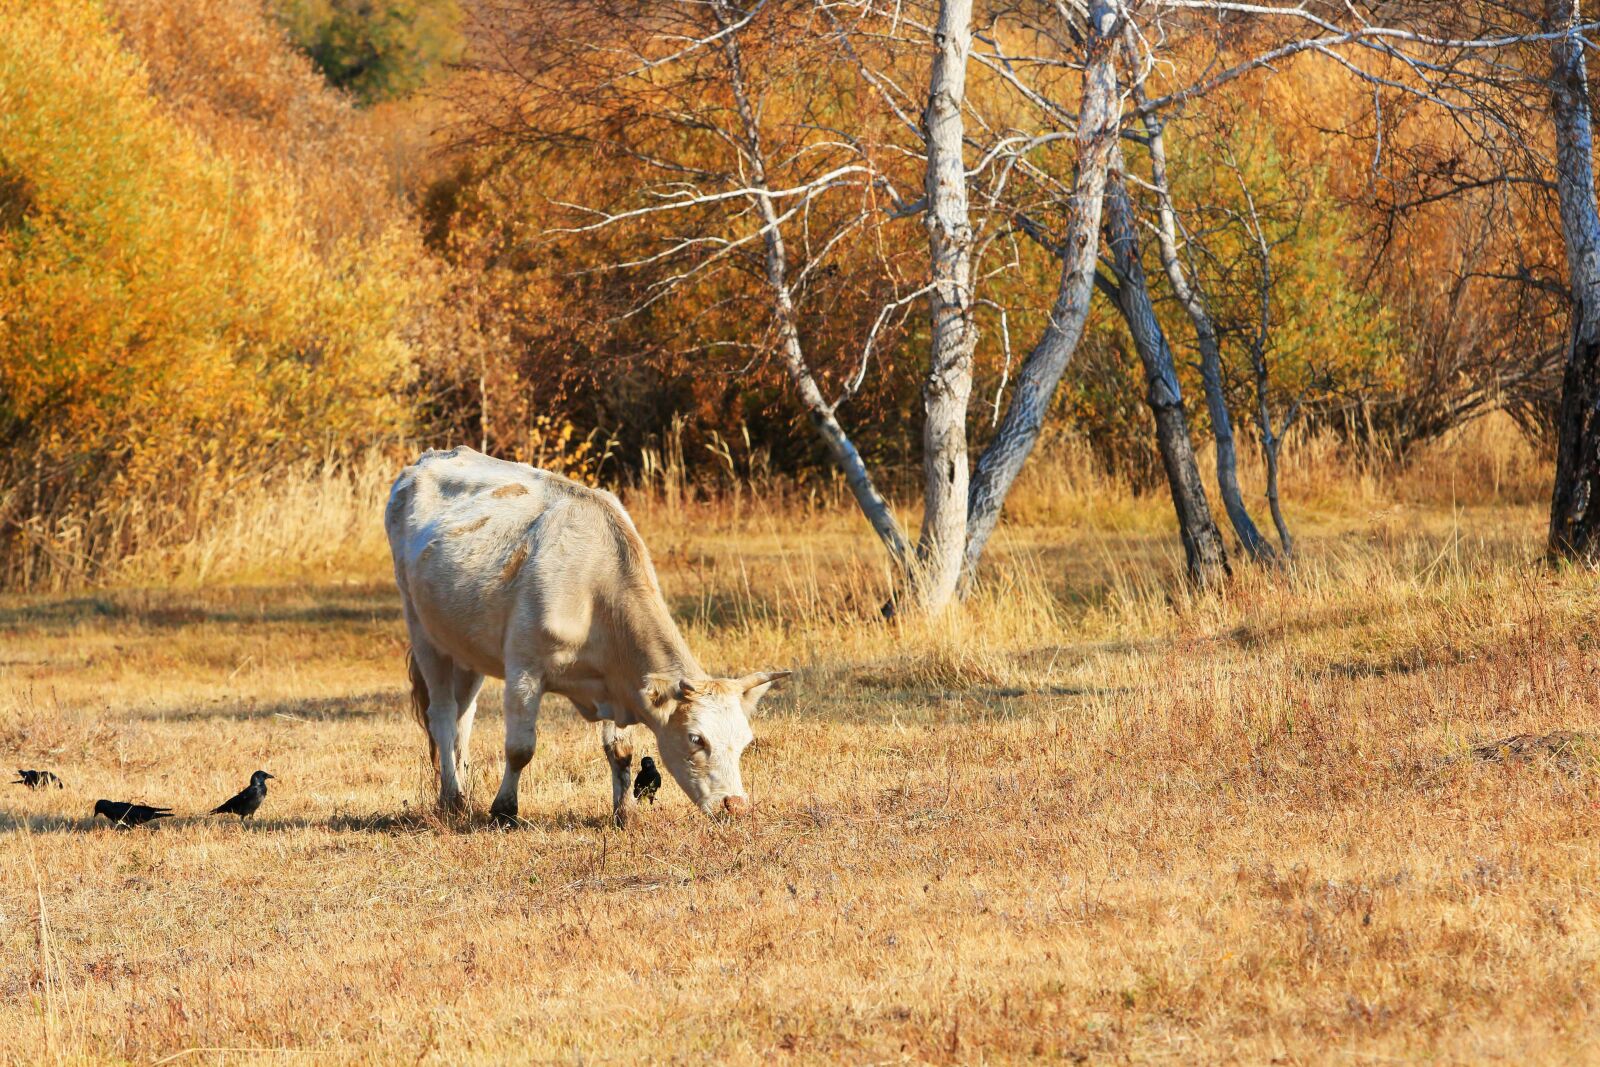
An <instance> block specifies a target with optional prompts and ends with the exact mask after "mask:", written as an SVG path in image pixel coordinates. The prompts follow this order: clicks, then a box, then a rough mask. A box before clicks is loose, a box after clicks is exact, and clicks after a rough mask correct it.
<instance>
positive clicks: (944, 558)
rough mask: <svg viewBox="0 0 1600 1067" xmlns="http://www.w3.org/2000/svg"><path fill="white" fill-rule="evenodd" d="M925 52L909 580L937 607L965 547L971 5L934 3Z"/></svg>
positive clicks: (949, 593)
mask: <svg viewBox="0 0 1600 1067" xmlns="http://www.w3.org/2000/svg"><path fill="white" fill-rule="evenodd" d="M933 46H934V58H933V69H932V72H931V74H930V75H929V79H928V105H927V110H926V111H925V113H924V117H923V130H924V133H923V136H924V139H925V143H926V146H927V147H926V151H927V160H928V164H927V178H926V181H925V184H924V188H925V195H926V197H927V205H928V206H927V211H926V214H925V216H924V217H925V219H926V222H927V230H928V248H929V253H930V259H931V262H932V269H931V271H930V273H931V280H930V282H929V285H928V309H929V316H930V318H931V319H932V345H931V349H932V350H931V352H930V353H929V359H928V373H927V378H926V380H925V381H924V383H923V386H922V394H923V423H922V484H923V513H922V536H921V539H920V541H919V542H918V545H917V567H916V573H915V574H914V575H913V581H914V583H915V585H916V587H917V592H918V597H919V599H920V600H921V602H922V603H923V604H924V605H925V606H926V607H928V608H932V609H938V608H942V607H944V606H945V605H946V604H948V603H949V601H950V600H951V598H952V597H953V596H954V595H955V591H956V585H957V582H958V581H959V580H960V577H961V562H962V559H963V553H964V550H965V548H966V541H967V484H968V477H969V473H968V461H967V405H968V401H969V399H970V397H971V395H972V353H973V349H974V348H975V347H976V346H977V343H978V329H977V323H976V321H975V320H974V317H973V310H974V309H973V300H974V293H973V278H972V240H973V238H972V223H971V219H970V218H969V216H968V207H967V167H966V161H965V158H964V154H965V148H966V143H965V142H966V139H965V136H964V133H965V123H964V119H963V114H962V109H963V105H964V101H965V99H966V83H967V56H968V53H969V52H970V51H971V48H972V0H940V4H939V15H938V22H937V24H936V25H935V27H934V32H933Z"/></svg>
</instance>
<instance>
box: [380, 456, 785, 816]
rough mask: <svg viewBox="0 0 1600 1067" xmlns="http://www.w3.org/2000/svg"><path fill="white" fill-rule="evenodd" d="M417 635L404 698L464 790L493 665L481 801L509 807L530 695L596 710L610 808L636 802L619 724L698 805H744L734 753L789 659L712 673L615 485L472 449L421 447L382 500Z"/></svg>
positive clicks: (446, 776) (527, 756)
mask: <svg viewBox="0 0 1600 1067" xmlns="http://www.w3.org/2000/svg"><path fill="white" fill-rule="evenodd" d="M384 527H385V529H386V530H387V531H388V534H389V549H390V552H391V553H392V554H393V556H394V575H395V582H396V583H397V584H398V585H399V586H400V597H401V600H402V601H403V602H404V604H405V617H406V627H407V629H408V630H409V631H410V635H411V655H410V660H409V666H410V673H411V684H412V705H413V708H414V710H415V712H416V714H417V718H418V720H419V721H420V722H421V723H422V726H423V728H424V729H425V730H426V731H427V732H428V739H429V745H430V748H431V749H432V752H433V761H434V765H435V767H437V768H438V772H439V804H440V806H441V807H443V808H446V809H459V808H460V807H461V806H462V799H461V784H460V783H461V777H462V775H463V774H464V772H465V756H466V751H467V742H468V738H469V737H470V735H471V730H472V718H473V714H474V712H475V711H476V705H477V697H478V690H479V688H480V687H481V686H482V685H483V679H484V676H485V675H493V676H495V677H497V678H504V679H505V683H506V685H505V712H506V771H505V777H504V778H503V779H502V780H501V783H500V792H499V793H498V794H497V795H496V796H495V799H494V806H493V808H492V809H491V810H492V811H493V813H494V815H495V816H496V817H497V818H500V819H502V820H510V819H515V817H516V814H517V783H518V781H519V779H520V778H521V775H522V769H523V768H524V767H526V766H527V765H528V761H529V760H531V759H532V758H533V750H534V742H535V738H536V728H537V720H538V714H539V701H540V699H541V698H542V697H543V696H544V695H545V694H546V693H558V694H560V695H561V696H564V697H566V698H567V699H569V700H571V701H572V703H573V704H575V705H576V706H577V708H578V711H579V713H580V714H582V715H583V717H584V718H586V719H588V720H589V721H590V722H600V723H602V724H603V726H602V739H603V744H604V748H605V753H606V758H607V759H608V760H609V761H610V764H611V800H612V809H613V814H614V816H615V818H616V820H617V822H618V823H619V824H621V823H625V822H627V821H628V819H629V817H630V816H631V814H632V812H633V810H634V806H635V801H634V797H633V792H632V790H631V789H630V788H629V787H630V786H631V784H632V778H633V750H632V746H631V745H629V744H628V741H627V738H626V736H625V735H624V733H623V732H622V731H624V730H625V729H626V728H627V727H629V726H632V725H634V724H636V723H642V724H644V725H645V726H647V727H649V729H650V731H651V733H653V734H655V737H656V746H657V748H658V749H659V750H660V752H661V756H662V759H663V760H664V761H665V763H666V765H667V770H668V771H669V772H670V773H671V774H672V777H673V778H674V779H676V780H677V783H678V784H679V785H680V786H682V787H683V791H684V792H685V793H687V794H689V799H691V800H693V801H694V802H695V804H697V805H698V806H699V807H700V809H701V810H702V811H704V812H705V813H706V814H708V815H714V814H721V813H727V814H737V813H739V812H741V811H743V810H744V809H745V808H746V807H748V805H749V802H748V800H747V798H746V797H745V792H744V783H743V782H742V781H741V780H740V777H739V757H740V756H741V755H742V754H743V752H744V749H745V746H746V745H748V744H749V743H750V740H751V734H750V723H749V716H750V714H751V713H752V712H754V710H755V706H756V702H757V701H758V700H760V699H761V697H762V695H763V694H765V693H766V691H767V689H768V688H769V687H770V686H771V685H772V684H773V683H774V682H777V681H779V680H781V679H783V678H786V677H788V675H789V672H788V671H764V672H760V673H756V674H747V675H745V676H744V677H743V678H711V677H709V676H708V675H707V674H706V672H705V671H703V670H702V669H701V668H700V665H699V663H697V662H696V661H695V658H694V655H693V653H691V652H690V651H689V646H688V644H687V643H686V642H685V641H684V639H683V635H682V634H680V633H679V632H678V628H677V626H676V625H674V624H673V621H672V615H671V613H670V612H668V610H667V605H666V601H664V600H663V599H662V597H661V587H660V586H659V585H658V584H657V582H656V572H655V568H654V567H653V566H651V564H650V555H649V553H648V552H647V551H646V550H645V547H644V542H643V541H641V540H640V539H639V534H638V531H636V530H635V529H634V527H633V521H632V520H631V519H629V518H628V513H627V512H626V511H624V510H623V508H622V504H621V502H620V501H618V500H617V498H616V497H614V496H612V495H611V494H610V493H606V492H601V491H599V490H596V489H590V488H588V487H587V486H583V485H579V484H578V483H577V482H574V481H571V480H569V479H567V478H563V477H561V476H560V475H556V474H551V473H549V472H548V471H542V470H537V469H535V468H533V467H530V466H528V465H526V464H523V463H508V462H506V461H504V460H499V459H493V458H490V457H488V456H485V455H482V454H481V453H478V452H474V451H473V450H472V449H470V448H455V449H452V450H450V451H448V452H437V451H435V452H426V453H424V454H423V455H422V457H421V458H420V459H418V460H417V462H416V463H414V464H413V465H412V466H410V467H407V468H406V469H405V470H404V471H403V472H401V474H400V477H399V478H397V479H396V480H395V483H394V488H393V489H392V490H391V491H390V493H389V506H388V509H387V511H386V513H385V516H384Z"/></svg>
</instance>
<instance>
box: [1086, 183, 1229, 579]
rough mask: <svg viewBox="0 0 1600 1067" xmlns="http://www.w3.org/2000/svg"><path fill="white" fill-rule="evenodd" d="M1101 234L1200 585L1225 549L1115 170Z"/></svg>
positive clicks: (1219, 573)
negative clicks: (1143, 378)
mask: <svg viewBox="0 0 1600 1067" xmlns="http://www.w3.org/2000/svg"><path fill="white" fill-rule="evenodd" d="M1106 237H1107V240H1108V242H1109V243H1110V245H1111V258H1112V262H1113V263H1114V264H1115V267H1116V272H1117V281H1118V286H1117V290H1118V299H1117V303H1118V306H1119V307H1120V309H1121V311H1122V317H1123V319H1125V320H1126V321H1127V323H1128V329H1129V331H1130V332H1131V333H1132V334H1133V342H1134V347H1135V348H1136V349H1137V350H1138V352H1139V361H1140V362H1141V363H1142V364H1144V377H1145V383H1146V385H1147V386H1148V391H1147V392H1146V394H1145V400H1146V402H1147V403H1148V404H1149V405H1150V412H1151V414H1153V415H1154V416H1155V421H1156V446H1157V448H1158V449H1159V450H1160V452H1161V463H1162V466H1163V467H1165V468H1166V472H1167V484H1168V486H1169V487H1170V488H1171V490H1172V505H1173V508H1174V509H1175V510H1176V511H1177V514H1178V533H1179V535H1180V536H1181V537H1182V538H1183V552H1184V557H1185V559H1186V560H1187V563H1188V569H1189V577H1190V578H1191V579H1192V580H1193V581H1194V583H1195V584H1196V585H1198V586H1201V587H1202V588H1205V587H1208V586H1211V585H1215V584H1217V583H1219V582H1220V581H1222V579H1223V578H1224V577H1226V576H1227V574H1228V555H1227V549H1226V547H1225V546H1224V545H1223V543H1222V531H1220V530H1218V529H1217V524H1216V521H1215V520H1213V519H1212V517H1211V505H1210V503H1209V502H1208V501H1207V500H1206V490H1205V485H1204V484H1203V482H1202V481H1201V478H1200V467H1199V465H1198V464H1197V463H1196V462H1195V458H1194V442H1193V441H1192V440H1191V439H1190V437H1189V421H1188V417H1187V416H1186V414H1185V412H1184V408H1183V393H1182V391H1181V390H1180V389H1179V386H1178V372H1177V368H1176V366H1174V364H1173V361H1172V349H1171V348H1170V347H1169V346H1168V344H1167V339H1166V335H1165V334H1163V333H1162V330H1161V323H1160V322H1159V321H1158V320H1157V319H1156V312H1155V307H1154V306H1153V305H1152V303H1151V301H1150V289H1149V285H1148V283H1147V281H1146V279H1145V274H1144V264H1143V263H1142V261H1141V260H1140V254H1139V233H1138V223H1137V221H1136V220H1135V218H1134V214H1133V203H1132V201H1131V200H1129V198H1128V190H1127V186H1126V185H1124V184H1123V180H1122V176H1121V174H1118V173H1116V172H1113V173H1112V174H1111V175H1110V177H1108V178H1107V180H1106Z"/></svg>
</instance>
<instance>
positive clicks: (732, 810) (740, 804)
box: [722, 797, 750, 815]
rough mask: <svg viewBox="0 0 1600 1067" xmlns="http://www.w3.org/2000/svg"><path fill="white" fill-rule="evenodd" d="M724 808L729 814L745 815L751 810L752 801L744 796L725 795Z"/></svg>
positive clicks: (723, 799)
mask: <svg viewBox="0 0 1600 1067" xmlns="http://www.w3.org/2000/svg"><path fill="white" fill-rule="evenodd" d="M722 810H723V811H725V812H727V813H728V814H729V815H743V814H744V813H745V812H747V811H749V810H750V802H749V801H748V800H746V799H745V798H744V797H723V798H722Z"/></svg>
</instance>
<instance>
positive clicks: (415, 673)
mask: <svg viewBox="0 0 1600 1067" xmlns="http://www.w3.org/2000/svg"><path fill="white" fill-rule="evenodd" d="M406 673H407V674H408V675H410V676H411V714H412V715H414V716H416V719H417V725H419V726H421V727H422V732H423V733H424V734H426V735H427V738H428V755H429V757H430V758H431V759H432V760H433V765H434V766H435V767H437V766H438V765H439V746H438V745H435V744H434V743H433V731H432V730H430V729H428V679H427V678H425V677H423V675H422V666H421V665H420V664H419V663H417V654H416V652H414V651H413V650H412V649H410V648H407V649H406Z"/></svg>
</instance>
